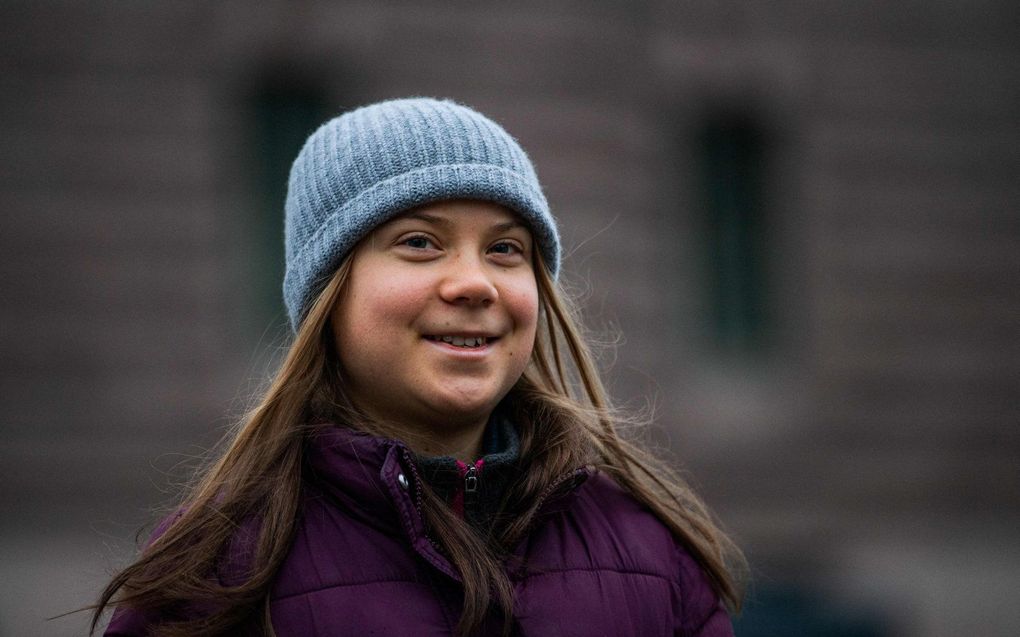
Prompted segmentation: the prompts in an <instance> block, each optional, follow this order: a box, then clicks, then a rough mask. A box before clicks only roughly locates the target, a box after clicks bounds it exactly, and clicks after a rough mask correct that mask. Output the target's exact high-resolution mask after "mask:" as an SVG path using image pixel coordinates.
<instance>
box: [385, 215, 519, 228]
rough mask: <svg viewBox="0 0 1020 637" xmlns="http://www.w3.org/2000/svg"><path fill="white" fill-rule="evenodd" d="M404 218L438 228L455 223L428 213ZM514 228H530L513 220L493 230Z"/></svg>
mask: <svg viewBox="0 0 1020 637" xmlns="http://www.w3.org/2000/svg"><path fill="white" fill-rule="evenodd" d="M402 218H403V219H417V220H419V221H424V222H425V223H432V224H435V225H437V226H450V225H452V224H453V222H452V221H451V220H450V219H447V218H446V217H437V216H436V215H430V214H429V213H427V212H409V213H407V214H406V215H404V216H403V217H402ZM514 228H524V229H527V228H528V226H527V225H526V224H524V223H522V222H520V221H518V220H516V219H511V220H510V221H504V222H502V223H497V224H493V226H492V230H495V231H496V232H507V231H508V230H513V229H514Z"/></svg>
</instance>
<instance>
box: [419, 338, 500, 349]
mask: <svg viewBox="0 0 1020 637" xmlns="http://www.w3.org/2000/svg"><path fill="white" fill-rule="evenodd" d="M430 338H431V339H432V340H436V341H442V342H444V343H449V344H450V345H453V346H454V347H481V346H482V345H485V343H486V338H485V337H484V336H469V337H467V338H465V337H463V336H432V337H430Z"/></svg>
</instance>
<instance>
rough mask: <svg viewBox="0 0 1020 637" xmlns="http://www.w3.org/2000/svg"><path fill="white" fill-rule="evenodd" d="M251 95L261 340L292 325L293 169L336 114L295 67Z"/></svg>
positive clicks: (256, 317)
mask: <svg viewBox="0 0 1020 637" xmlns="http://www.w3.org/2000/svg"><path fill="white" fill-rule="evenodd" d="M253 89H254V90H253V91H252V92H251V93H250V102H249V106H250V113H251V118H252V121H251V128H250V130H251V133H252V140H251V141H252V144H251V149H252V156H251V158H250V162H251V164H250V165H251V167H252V170H251V174H252V179H253V184H252V194H253V201H254V202H255V205H254V206H253V210H252V217H251V218H252V226H253V228H252V232H251V237H252V247H253V250H252V252H251V258H249V259H248V264H247V268H248V274H247V276H248V277H251V278H250V279H249V281H250V282H251V286H252V287H251V295H250V298H251V299H252V302H251V305H252V309H253V316H252V317H251V321H252V325H251V326H252V328H253V329H254V330H256V337H259V338H261V336H262V334H276V333H277V332H278V330H279V329H281V328H282V327H283V326H285V325H286V323H287V313H286V310H285V309H284V305H283V297H282V292H281V289H282V286H283V275H284V247H283V219H284V211H283V208H284V202H285V200H286V196H287V180H288V177H289V174H290V167H291V164H292V163H293V161H294V158H295V157H297V154H298V152H299V151H300V150H301V147H302V145H303V144H304V142H305V140H306V139H307V138H308V136H309V135H310V134H311V133H312V132H314V131H315V129H316V128H317V127H318V126H319V125H320V124H322V123H323V122H324V121H326V119H328V118H329V117H330V116H331V115H333V114H334V111H335V109H334V108H331V106H330V103H331V102H330V99H329V96H328V92H327V91H326V89H325V87H324V86H323V85H322V84H321V83H318V82H316V81H314V80H313V79H309V78H308V77H307V76H306V75H303V74H301V73H300V71H299V70H297V69H295V68H293V65H287V66H282V67H279V68H272V69H270V70H266V71H264V72H263V73H262V74H261V75H259V76H258V77H257V79H256V81H255V82H254V87H253Z"/></svg>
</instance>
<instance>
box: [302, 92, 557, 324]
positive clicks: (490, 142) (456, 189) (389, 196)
mask: <svg viewBox="0 0 1020 637" xmlns="http://www.w3.org/2000/svg"><path fill="white" fill-rule="evenodd" d="M445 199H481V200H486V201H491V202H494V203H497V204H500V205H503V206H506V207H507V208H509V209H510V210H512V211H514V212H516V213H517V214H518V215H520V216H521V218H522V219H523V220H524V221H525V222H526V223H528V225H529V226H530V227H531V231H532V234H533V235H534V238H535V241H536V242H537V245H538V248H539V250H540V251H541V254H542V258H543V259H544V261H545V264H546V266H547V268H548V269H549V272H550V274H551V275H552V276H553V277H555V276H556V274H557V272H558V271H559V265H560V240H559V235H558V233H557V230H556V221H555V219H553V216H552V213H551V212H550V211H549V204H548V203H547V202H546V200H545V196H544V195H543V194H542V188H541V187H540V186H539V183H538V178H537V176H536V175H535V169H534V168H533V167H532V165H531V161H529V160H528V156H527V155H526V154H525V152H524V150H523V149H522V148H521V147H520V146H519V145H518V144H517V142H516V141H515V140H514V139H513V138H512V137H511V136H510V135H509V134H508V133H507V132H506V131H505V130H503V128H502V127H500V125H499V124H496V123H495V122H493V121H492V120H490V119H488V118H487V117H485V116H484V115H482V114H480V113H478V112H475V111H473V110H471V109H470V108H467V107H466V106H462V105H460V104H457V103H454V102H451V101H439V100H434V99H429V98H413V99H401V100H392V101H388V102H380V103H378V104H372V105H370V106H365V107H362V108H359V109H357V110H354V111H350V112H348V113H345V114H344V115H341V116H340V117H337V118H335V119H332V120H330V121H328V122H326V123H325V124H323V125H322V126H321V127H320V128H319V129H318V130H317V131H315V132H314V133H313V134H312V135H311V136H310V137H309V138H308V141H306V142H305V145H304V148H302V149H301V152H300V153H299V154H298V156H297V159H296V160H294V165H293V167H292V168H291V171H290V184H289V187H288V190H287V204H286V224H285V243H286V251H287V272H286V275H285V276H284V279H283V298H284V302H285V303H286V304H287V313H288V314H289V316H290V324H291V327H292V328H293V329H294V331H297V329H298V326H299V325H300V324H301V321H302V320H303V319H304V317H305V314H306V313H307V312H308V309H309V308H310V307H311V304H312V302H313V301H314V300H315V298H316V296H317V295H318V294H319V292H321V291H322V289H323V288H324V287H325V285H326V283H327V282H328V281H329V279H330V277H331V276H332V275H333V273H334V272H335V271H336V269H337V267H339V265H340V262H341V261H342V260H343V258H344V257H345V256H347V253H348V252H350V250H351V249H352V248H353V247H354V245H355V244H356V243H357V242H358V240H360V239H361V238H362V237H364V236H365V235H367V234H368V233H369V232H371V230H372V229H373V228H375V227H376V226H378V225H380V224H382V223H384V222H386V221H388V220H389V219H392V218H393V217H395V216H397V215H399V214H400V213H402V212H404V211H407V210H409V209H411V208H415V207H417V206H421V205H424V204H427V203H430V202H434V201H440V200H445Z"/></svg>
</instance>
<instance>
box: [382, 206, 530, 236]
mask: <svg viewBox="0 0 1020 637" xmlns="http://www.w3.org/2000/svg"><path fill="white" fill-rule="evenodd" d="M403 220H417V221H422V222H424V223H428V224H432V225H436V226H447V227H449V226H456V225H464V224H470V225H476V224H477V225H479V226H484V227H486V228H488V227H492V228H495V229H496V230H511V229H514V228H521V229H523V230H528V231H529V232H530V228H529V227H528V225H527V224H526V223H525V222H524V221H523V220H522V219H521V218H520V217H519V216H518V215H517V214H516V213H514V212H513V211H511V210H510V209H509V208H506V207H504V206H501V205H499V204H496V203H492V202H488V201H477V200H473V199H454V200H449V201H437V202H433V203H429V204H426V205H424V206H418V207H417V208H412V209H411V210H408V211H407V212H405V213H403V214H401V215H399V216H397V217H395V218H394V219H393V220H392V221H390V223H394V222H399V221H403Z"/></svg>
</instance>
